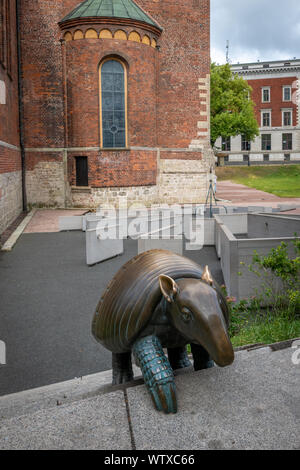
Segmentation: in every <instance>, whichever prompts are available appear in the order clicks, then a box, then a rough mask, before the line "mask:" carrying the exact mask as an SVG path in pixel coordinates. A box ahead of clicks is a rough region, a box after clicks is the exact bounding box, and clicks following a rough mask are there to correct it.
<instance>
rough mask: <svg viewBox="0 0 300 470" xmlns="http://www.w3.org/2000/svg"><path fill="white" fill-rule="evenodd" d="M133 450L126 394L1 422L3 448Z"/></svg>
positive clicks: (0, 430)
mask: <svg viewBox="0 0 300 470" xmlns="http://www.w3.org/2000/svg"><path fill="white" fill-rule="evenodd" d="M12 449H14V450H23V449H24V450H54V449H57V450H73V449H78V450H108V449H115V450H126V449H131V439H130V431H129V426H128V419H127V412H126V403H125V400H124V393H123V392H121V391H119V392H112V393H110V394H109V395H102V396H100V397H96V398H90V399H87V400H82V401H79V402H77V403H72V404H69V405H63V406H56V408H51V409H49V410H42V411H38V412H35V413H33V414H29V415H23V416H19V417H15V418H11V419H9V420H2V421H0V450H12Z"/></svg>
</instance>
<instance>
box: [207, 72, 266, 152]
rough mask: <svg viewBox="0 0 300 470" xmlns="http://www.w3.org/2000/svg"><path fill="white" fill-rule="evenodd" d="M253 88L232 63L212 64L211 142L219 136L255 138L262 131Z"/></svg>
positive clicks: (213, 144)
mask: <svg viewBox="0 0 300 470" xmlns="http://www.w3.org/2000/svg"><path fill="white" fill-rule="evenodd" d="M251 92H252V88H251V87H250V86H249V85H248V83H247V82H246V80H244V79H243V78H242V77H239V76H238V75H236V74H233V73H232V71H231V68H230V65H229V64H226V65H220V66H219V65H216V64H215V63H212V64H211V144H212V146H213V147H214V146H215V142H216V140H217V139H218V137H232V136H237V135H245V136H246V138H247V139H248V140H249V141H251V140H254V138H255V137H256V136H258V135H259V127H258V124H257V120H256V118H255V113H254V106H255V104H254V102H253V101H252V100H251V99H250V96H251Z"/></svg>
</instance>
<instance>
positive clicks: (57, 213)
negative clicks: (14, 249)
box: [24, 209, 87, 233]
mask: <svg viewBox="0 0 300 470" xmlns="http://www.w3.org/2000/svg"><path fill="white" fill-rule="evenodd" d="M86 212H87V210H80V209H66V210H64V209H58V210H56V209H39V210H38V211H36V213H35V214H34V216H33V218H32V220H31V221H30V223H29V224H28V225H27V227H26V229H25V230H24V233H53V232H59V226H58V221H59V217H64V216H72V215H82V214H85V213H86Z"/></svg>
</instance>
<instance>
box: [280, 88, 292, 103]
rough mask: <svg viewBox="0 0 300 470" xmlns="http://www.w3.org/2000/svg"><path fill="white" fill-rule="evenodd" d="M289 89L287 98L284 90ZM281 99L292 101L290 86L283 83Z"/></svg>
mask: <svg viewBox="0 0 300 470" xmlns="http://www.w3.org/2000/svg"><path fill="white" fill-rule="evenodd" d="M286 90H289V98H288V99H287V98H286V96H285V91H286ZM282 101H292V86H291V85H285V86H283V87H282Z"/></svg>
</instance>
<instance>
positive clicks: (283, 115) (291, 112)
mask: <svg viewBox="0 0 300 470" xmlns="http://www.w3.org/2000/svg"><path fill="white" fill-rule="evenodd" d="M281 111H282V127H292V125H293V110H292V109H282V110H281ZM286 114H289V115H290V118H289V121H288V122H289V124H286V117H285V116H286Z"/></svg>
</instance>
